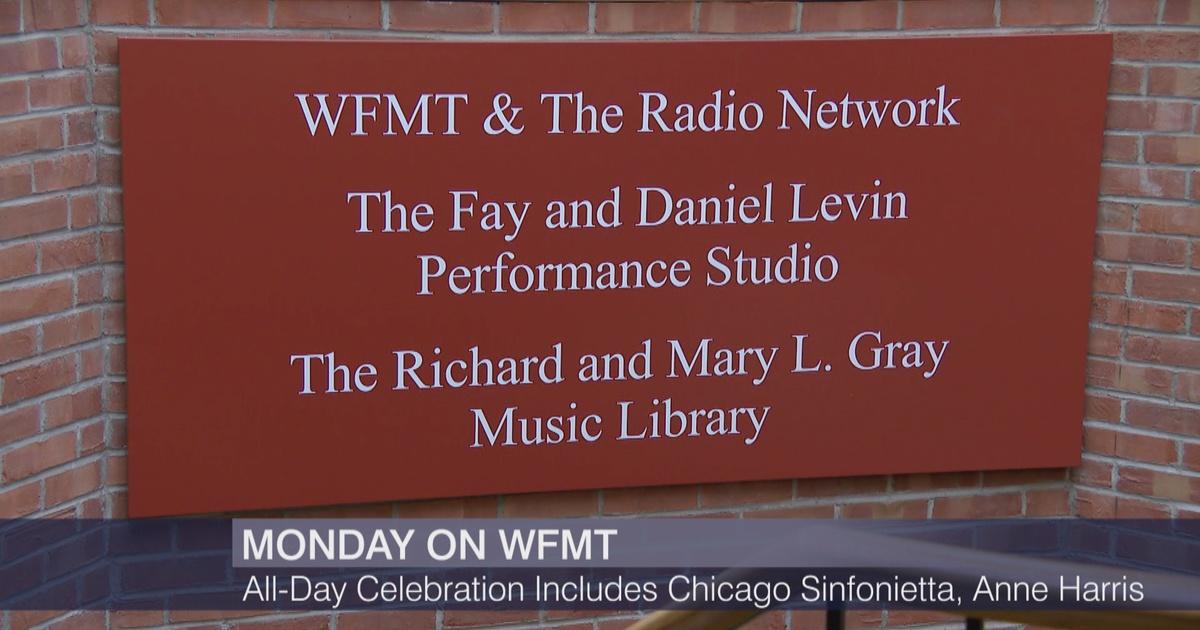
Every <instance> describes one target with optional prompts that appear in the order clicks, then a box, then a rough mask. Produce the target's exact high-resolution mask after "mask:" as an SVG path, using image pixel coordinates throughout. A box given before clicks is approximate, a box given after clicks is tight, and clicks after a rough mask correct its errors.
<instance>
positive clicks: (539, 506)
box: [504, 490, 599, 518]
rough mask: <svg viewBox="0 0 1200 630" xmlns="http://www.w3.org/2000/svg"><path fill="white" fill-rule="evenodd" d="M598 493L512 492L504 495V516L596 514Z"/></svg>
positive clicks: (547, 516) (543, 516)
mask: <svg viewBox="0 0 1200 630" xmlns="http://www.w3.org/2000/svg"><path fill="white" fill-rule="evenodd" d="M598 504H599V501H598V495H597V494H596V492H594V491H591V490H580V491H575V492H544V493H536V494H513V495H506V496H505V497H504V516H506V517H509V518H560V517H568V516H596V514H597V512H598V510H599V505H598Z"/></svg>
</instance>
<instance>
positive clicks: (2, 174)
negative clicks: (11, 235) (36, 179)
mask: <svg viewBox="0 0 1200 630" xmlns="http://www.w3.org/2000/svg"><path fill="white" fill-rule="evenodd" d="M31 192H33V168H32V166H30V165H29V164H26V163H17V164H9V165H8V166H0V201H5V200H8V199H14V198H16V197H23V196H25V195H28V194H29V193H31ZM6 212H7V211H5V210H2V209H0V238H5V234H4V231H3V230H4V226H3V224H4V218H3V214H4V213H6Z"/></svg>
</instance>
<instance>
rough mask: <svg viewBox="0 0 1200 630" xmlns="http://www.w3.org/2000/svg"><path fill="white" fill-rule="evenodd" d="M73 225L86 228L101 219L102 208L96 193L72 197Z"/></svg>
mask: <svg viewBox="0 0 1200 630" xmlns="http://www.w3.org/2000/svg"><path fill="white" fill-rule="evenodd" d="M70 202H71V227H73V228H85V227H90V226H93V225H96V223H98V222H99V220H100V208H99V205H98V203H99V202H98V199H97V198H96V195H95V194H82V195H75V196H74V197H71V199H70Z"/></svg>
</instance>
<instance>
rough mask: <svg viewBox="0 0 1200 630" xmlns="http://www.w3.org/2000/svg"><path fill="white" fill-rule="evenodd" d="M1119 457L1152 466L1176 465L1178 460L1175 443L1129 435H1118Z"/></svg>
mask: <svg viewBox="0 0 1200 630" xmlns="http://www.w3.org/2000/svg"><path fill="white" fill-rule="evenodd" d="M1116 446H1117V457H1120V458H1122V459H1132V460H1135V461H1139V462H1148V463H1151V464H1163V465H1170V464H1174V463H1175V460H1176V459H1177V458H1178V452H1177V451H1176V450H1175V441H1174V440H1170V439H1167V438H1163V437H1157V436H1153V435H1142V434H1140V433H1127V432H1125V431H1120V432H1118V433H1117V435H1116Z"/></svg>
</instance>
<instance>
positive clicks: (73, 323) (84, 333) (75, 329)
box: [42, 308, 100, 351]
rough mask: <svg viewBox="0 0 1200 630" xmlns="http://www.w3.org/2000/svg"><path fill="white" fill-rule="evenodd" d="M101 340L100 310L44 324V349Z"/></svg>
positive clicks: (88, 311)
mask: <svg viewBox="0 0 1200 630" xmlns="http://www.w3.org/2000/svg"><path fill="white" fill-rule="evenodd" d="M99 338H100V309H98V308H92V309H89V310H86V311H80V312H78V313H72V314H70V315H63V316H61V317H57V318H55V319H52V320H50V321H48V322H46V323H45V324H42V349H43V350H44V351H49V350H55V349H58V348H65V347H66V346H73V345H75V344H78V343H83V342H85V341H92V340H94V339H99Z"/></svg>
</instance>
